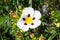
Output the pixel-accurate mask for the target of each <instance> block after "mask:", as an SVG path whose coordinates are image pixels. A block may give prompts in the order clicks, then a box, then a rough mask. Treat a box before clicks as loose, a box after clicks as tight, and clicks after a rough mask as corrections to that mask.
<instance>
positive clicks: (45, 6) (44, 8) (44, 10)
mask: <svg viewBox="0 0 60 40" xmlns="http://www.w3.org/2000/svg"><path fill="white" fill-rule="evenodd" d="M47 7H48V5H43V7H42V10H43V13H44V12H46V11H47Z"/></svg>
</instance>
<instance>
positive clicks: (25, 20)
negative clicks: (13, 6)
mask: <svg viewBox="0 0 60 40" xmlns="http://www.w3.org/2000/svg"><path fill="white" fill-rule="evenodd" d="M40 18H41V13H40V12H39V11H37V10H35V11H34V9H33V8H31V7H27V8H24V9H23V11H22V15H21V18H20V19H19V21H18V22H17V26H18V27H19V28H20V29H22V30H23V31H27V30H28V29H29V28H31V29H35V28H36V27H38V26H39V25H40V24H41V21H40V20H39V19H40Z"/></svg>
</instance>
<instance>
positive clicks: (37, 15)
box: [33, 10, 41, 20]
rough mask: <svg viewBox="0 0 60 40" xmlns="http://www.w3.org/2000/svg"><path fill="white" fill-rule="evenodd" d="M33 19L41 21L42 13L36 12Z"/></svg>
mask: <svg viewBox="0 0 60 40" xmlns="http://www.w3.org/2000/svg"><path fill="white" fill-rule="evenodd" d="M33 17H35V20H39V19H40V18H41V13H40V12H39V11H37V10H35V14H34V16H33Z"/></svg>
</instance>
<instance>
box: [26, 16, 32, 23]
mask: <svg viewBox="0 0 60 40" xmlns="http://www.w3.org/2000/svg"><path fill="white" fill-rule="evenodd" d="M32 21H33V20H32V18H31V17H27V18H26V20H25V23H27V24H31V23H32Z"/></svg>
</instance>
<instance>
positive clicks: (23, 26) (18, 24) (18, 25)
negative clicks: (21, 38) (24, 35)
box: [17, 20, 29, 31]
mask: <svg viewBox="0 0 60 40" xmlns="http://www.w3.org/2000/svg"><path fill="white" fill-rule="evenodd" d="M17 27H19V28H20V29H22V30H23V31H28V29H29V26H28V25H24V22H23V21H22V20H19V21H18V22H17Z"/></svg>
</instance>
